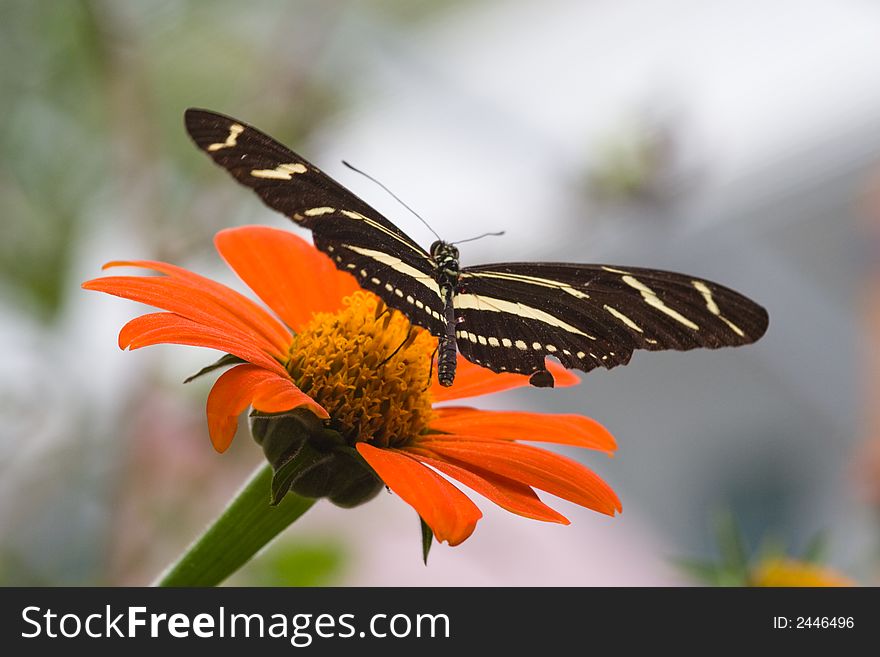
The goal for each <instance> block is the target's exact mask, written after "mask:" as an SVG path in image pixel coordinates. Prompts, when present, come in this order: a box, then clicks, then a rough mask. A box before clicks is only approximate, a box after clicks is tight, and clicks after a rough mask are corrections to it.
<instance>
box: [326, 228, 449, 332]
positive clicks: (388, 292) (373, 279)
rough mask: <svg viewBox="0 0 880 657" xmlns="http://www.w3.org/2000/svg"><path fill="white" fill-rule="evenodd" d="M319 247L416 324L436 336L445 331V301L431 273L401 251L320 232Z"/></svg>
mask: <svg viewBox="0 0 880 657" xmlns="http://www.w3.org/2000/svg"><path fill="white" fill-rule="evenodd" d="M315 246H317V247H318V248H319V249H321V250H322V251H324V252H325V253H327V254H328V255H329V256H330V258H331V259H332V260H333V262H334V263H335V264H336V266H337V267H338V268H339V269H341V270H343V271H347V272H349V273H350V274H352V275H353V276H354V277H355V278H357V280H358V284H359V285H360V286H361V287H362V288H364V289H366V290H369V291H370V292H373V293H375V294H376V295H377V296H378V297H379V298H381V299H382V300H383V301H384V302H385V303H386V304H387V305H388V306H390V307H391V308H394V309H396V310H399V311H401V312H402V313H403V314H405V315H406V316H407V318H409V320H410V321H411V322H412V323H413V324H417V325H419V326H422V327H424V328H426V329H428V331H430V332H431V333H432V334H433V335H439V334H440V333H441V332H442V331H443V326H444V318H443V302H442V301H441V299H440V292H439V288H438V286H437V282H436V280H435V279H434V277H433V276H432V275H431V273H430V272H426V271H423V270H420V269H417V268H416V267H414V266H413V265H411V264H408V263H407V262H406V261H404V260H403V259H402V258H400V257H399V254H398V255H393V254H390V253H387V252H385V251H379V250H377V248H376V247H375V246H371V247H363V246H356V245H353V244H347V243H345V242H343V241H340V240H338V239H331V238H328V237H325V236H323V235H318V234H316V235H315Z"/></svg>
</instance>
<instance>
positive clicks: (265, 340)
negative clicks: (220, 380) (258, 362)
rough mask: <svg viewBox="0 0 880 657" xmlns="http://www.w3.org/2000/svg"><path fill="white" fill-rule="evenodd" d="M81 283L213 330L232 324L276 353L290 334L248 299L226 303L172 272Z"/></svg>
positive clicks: (282, 352) (278, 354) (284, 346)
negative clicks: (243, 301) (166, 274)
mask: <svg viewBox="0 0 880 657" xmlns="http://www.w3.org/2000/svg"><path fill="white" fill-rule="evenodd" d="M123 264H132V265H133V266H136V265H134V264H133V263H123ZM83 287H84V288H85V289H87V290H98V291H100V292H106V293H107V294H112V295H114V296H117V297H122V298H123V299H131V300H132V301H139V302H141V303H146V304H149V305H151V306H155V307H156V308H161V309H162V310H168V311H171V312H174V313H177V314H178V315H181V316H182V317H186V318H188V319H191V320H193V321H194V322H198V323H199V324H203V325H204V326H208V327H211V328H214V329H217V330H221V331H222V330H226V329H228V328H235V329H237V330H238V331H239V332H241V333H245V334H247V335H249V336H250V338H251V340H252V341H253V342H254V344H255V346H258V347H259V348H260V349H263V350H264V351H266V352H267V353H270V354H272V355H273V356H276V357H281V356H285V357H286V355H287V349H288V347H289V346H290V342H291V336H290V334H289V333H288V332H287V330H286V329H285V328H284V327H283V326H281V324H279V323H278V321H277V320H275V319H272V318H271V317H270V316H269V315H268V314H266V311H265V310H263V309H262V308H259V306H256V305H255V304H253V302H251V301H248V304H253V305H252V306H250V305H248V304H244V303H241V304H232V303H227V302H226V301H225V300H223V299H221V298H219V297H218V296H217V295H216V294H215V293H214V292H213V291H212V290H209V289H207V288H204V287H202V286H201V285H200V284H198V283H192V282H190V281H187V280H182V279H179V278H175V277H172V276H106V277H104V278H96V279H94V280H91V281H86V282H85V283H83ZM229 291H230V292H231V290H229ZM246 301H247V300H246ZM254 308H259V311H260V313H262V314H263V315H265V318H268V320H267V321H264V320H265V318H264V317H261V316H260V314H259V313H255V312H254Z"/></svg>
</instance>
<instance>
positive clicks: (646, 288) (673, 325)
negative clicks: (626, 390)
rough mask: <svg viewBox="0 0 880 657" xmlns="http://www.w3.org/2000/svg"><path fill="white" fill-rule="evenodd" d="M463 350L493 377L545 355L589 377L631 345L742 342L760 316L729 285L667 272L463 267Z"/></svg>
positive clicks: (532, 367) (529, 368) (759, 328)
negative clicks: (590, 371)
mask: <svg viewBox="0 0 880 657" xmlns="http://www.w3.org/2000/svg"><path fill="white" fill-rule="evenodd" d="M455 306H456V316H457V317H458V323H457V325H456V336H457V342H458V345H459V348H460V350H461V352H462V354H463V355H464V356H465V357H466V358H468V359H469V360H472V361H474V362H476V363H477V364H480V365H483V366H484V367H488V368H489V369H492V370H493V371H515V372H517V371H518V372H524V373H531V372H535V371H538V370H541V369H543V367H544V358H545V357H546V356H552V357H555V358H556V359H558V360H559V361H560V362H561V363H562V364H563V365H564V366H566V367H568V368H576V369H580V370H583V371H589V370H591V369H594V368H596V367H604V368H609V369H610V368H612V367H615V366H618V365H625V364H626V363H628V362H629V360H630V357H631V356H632V353H633V351H634V350H636V349H647V350H651V351H658V350H663V349H675V350H688V349H694V348H697V347H704V348H709V349H715V348H718V347H724V346H737V345H743V344H749V343H751V342H754V341H755V340H757V339H758V338H759V337H761V335H763V334H764V331H765V330H766V328H767V322H768V318H767V312H766V311H765V310H764V309H763V308H762V307H760V306H759V305H757V304H755V303H754V302H752V301H751V300H749V299H747V298H746V297H744V296H742V295H741V294H739V293H737V292H734V291H733V290H730V289H728V288H726V287H723V286H721V285H718V284H717V283H712V282H709V281H705V280H702V279H698V278H695V277H693V276H686V275H684V274H676V273H673V272H666V271H659V270H651V269H641V268H629V267H626V268H621V267H611V266H603V265H568V264H556V263H506V264H496V265H483V266H480V267H470V268H466V269H464V270H463V271H462V276H461V279H460V282H459V289H458V290H457V293H456V296H455Z"/></svg>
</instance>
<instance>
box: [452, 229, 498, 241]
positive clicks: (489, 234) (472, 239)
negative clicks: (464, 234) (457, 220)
mask: <svg viewBox="0 0 880 657" xmlns="http://www.w3.org/2000/svg"><path fill="white" fill-rule="evenodd" d="M502 235H504V231H503V230H499V231H498V232H497V233H483V234H482V235H477V236H476V237H468V238H467V239H466V240H458V241H457V242H450V244H464V243H465V242H473V241H474V240H481V239H483V238H484V237H501V236H502Z"/></svg>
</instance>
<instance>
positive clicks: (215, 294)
mask: <svg viewBox="0 0 880 657" xmlns="http://www.w3.org/2000/svg"><path fill="white" fill-rule="evenodd" d="M110 267H143V268H145V269H152V270H153V271H157V272H159V273H162V274H166V275H168V276H170V277H172V278H175V279H178V280H180V281H184V282H186V283H188V284H190V285H191V286H193V287H195V288H199V289H200V290H202V291H203V292H204V293H205V294H206V295H209V296H210V297H211V298H212V299H215V300H216V301H217V302H218V303H219V304H221V305H223V306H224V307H226V308H228V309H229V310H231V311H232V312H233V313H234V314H235V315H237V316H238V317H240V318H242V319H244V320H246V321H249V322H251V323H252V325H253V326H254V327H255V328H257V330H259V331H260V332H262V333H264V334H265V335H266V336H267V337H268V338H269V339H270V341H272V342H273V343H277V344H278V345H279V346H280V347H281V348H286V347H287V345H289V344H290V331H288V330H287V329H286V328H285V327H284V326H283V325H282V324H281V323H280V322H279V321H278V320H277V319H275V318H274V317H272V315H271V314H270V313H269V312H267V311H266V309H265V308H263V307H262V306H260V305H259V304H257V303H255V302H254V301H252V300H251V299H248V298H247V297H246V296H244V295H243V294H241V293H239V292H236V291H235V290H233V289H232V288H229V287H227V286H225V285H223V284H222V283H218V282H217V281H212V280H211V279H210V278H206V277H204V276H200V275H199V274H195V273H193V272H191V271H188V270H186V269H184V268H183V267H176V266H175V265H169V264H168V263H165V262H158V261H155V260H116V261H113V262H108V263H107V264H105V265H104V267H103V269H109V268H110Z"/></svg>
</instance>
